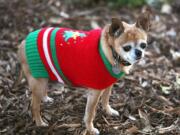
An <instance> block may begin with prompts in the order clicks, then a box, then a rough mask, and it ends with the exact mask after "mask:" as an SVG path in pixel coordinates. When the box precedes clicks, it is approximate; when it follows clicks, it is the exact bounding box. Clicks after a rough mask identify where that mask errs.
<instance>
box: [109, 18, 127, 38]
mask: <svg viewBox="0 0 180 135" xmlns="http://www.w3.org/2000/svg"><path fill="white" fill-rule="evenodd" d="M123 32H124V27H123V24H122V21H121V20H120V19H118V18H112V23H111V25H110V27H109V35H110V36H112V37H118V36H120V35H121V33H123Z"/></svg>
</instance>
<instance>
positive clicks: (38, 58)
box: [25, 28, 124, 90]
mask: <svg viewBox="0 0 180 135" xmlns="http://www.w3.org/2000/svg"><path fill="white" fill-rule="evenodd" d="M101 32H102V30H101V29H94V30H91V31H80V30H72V29H69V28H43V29H40V30H37V31H34V32H31V33H30V34H29V35H28V36H27V38H26V46H25V52H26V57H27V62H28V65H29V68H30V72H31V74H32V76H33V77H35V78H49V79H50V80H53V81H58V82H61V83H66V84H68V85H71V86H75V87H86V88H93V89H97V90H103V89H105V88H107V87H108V86H110V85H112V84H113V83H115V82H116V81H117V79H119V78H120V77H122V76H123V75H124V72H120V73H119V74H115V73H114V72H113V71H112V66H111V64H110V63H109V61H108V60H107V58H106V57H105V55H104V53H103V51H102V48H101V43H100V36H101Z"/></svg>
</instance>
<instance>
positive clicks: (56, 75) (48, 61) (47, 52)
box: [43, 28, 64, 83]
mask: <svg viewBox="0 0 180 135" xmlns="http://www.w3.org/2000/svg"><path fill="white" fill-rule="evenodd" d="M51 30H52V28H48V29H46V30H45V32H44V34H43V51H44V54H45V58H46V61H47V63H48V65H49V67H50V69H51V71H52V73H53V74H54V75H55V77H56V78H57V80H58V81H59V82H60V83H64V81H63V80H62V79H61V77H60V76H59V74H58V73H57V71H56V69H55V67H54V66H53V64H52V61H51V58H50V56H49V51H48V35H49V32H50V31H51Z"/></svg>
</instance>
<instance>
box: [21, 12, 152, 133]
mask: <svg viewBox="0 0 180 135" xmlns="http://www.w3.org/2000/svg"><path fill="white" fill-rule="evenodd" d="M149 16H150V15H149V13H148V12H145V13H142V14H141V15H140V17H139V18H138V19H137V22H136V23H134V24H128V23H126V22H124V21H122V20H120V19H117V18H112V22H111V24H107V25H106V26H105V27H104V28H103V29H102V30H101V29H96V30H91V31H77V30H72V29H68V28H44V29H41V30H38V31H35V32H32V33H30V34H29V35H28V36H27V38H26V39H25V40H24V41H23V42H22V43H21V45H20V46H19V50H18V57H19V60H20V63H21V67H22V71H23V73H24V75H25V77H26V78H27V81H28V84H29V87H30V89H31V90H32V114H33V120H35V122H36V125H37V126H47V125H48V124H46V123H45V122H44V121H43V120H42V118H41V115H40V103H41V101H45V102H47V101H50V102H52V101H53V99H52V98H50V97H48V96H47V84H48V80H49V79H50V80H54V81H58V82H60V83H65V84H68V85H71V86H76V87H84V88H87V89H90V90H89V94H88V98H87V104H86V109H85V116H84V122H85V126H86V128H87V130H88V131H89V132H91V133H92V134H99V130H98V129H96V128H95V127H94V125H93V120H94V117H95V113H96V106H97V104H98V101H99V100H100V97H101V101H102V108H103V109H104V110H105V112H106V113H107V114H109V115H113V116H118V115H119V113H118V111H116V110H115V109H113V108H112V107H111V106H110V105H109V97H110V94H111V88H112V85H113V83H115V82H116V81H117V80H118V79H119V78H121V77H122V76H123V75H124V74H128V73H129V71H130V69H131V68H132V66H133V64H134V63H136V62H138V61H139V60H140V59H141V58H143V57H144V52H145V48H146V46H147V31H148V29H149V25H150V17H149Z"/></svg>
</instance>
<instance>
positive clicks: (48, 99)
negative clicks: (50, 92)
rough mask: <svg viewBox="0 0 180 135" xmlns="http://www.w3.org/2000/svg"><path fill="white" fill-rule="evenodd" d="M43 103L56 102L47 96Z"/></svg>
mask: <svg viewBox="0 0 180 135" xmlns="http://www.w3.org/2000/svg"><path fill="white" fill-rule="evenodd" d="M43 102H45V103H53V102H54V99H53V98H50V97H48V96H45V97H44V98H43Z"/></svg>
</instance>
